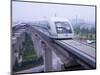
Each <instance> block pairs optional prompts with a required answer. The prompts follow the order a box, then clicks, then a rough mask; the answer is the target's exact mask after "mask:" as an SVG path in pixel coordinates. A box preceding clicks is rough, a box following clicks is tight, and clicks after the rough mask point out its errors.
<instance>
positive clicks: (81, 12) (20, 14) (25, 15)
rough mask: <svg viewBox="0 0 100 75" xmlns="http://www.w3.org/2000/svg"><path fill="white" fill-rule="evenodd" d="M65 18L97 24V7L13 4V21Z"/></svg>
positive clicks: (29, 3) (28, 3)
mask: <svg viewBox="0 0 100 75" xmlns="http://www.w3.org/2000/svg"><path fill="white" fill-rule="evenodd" d="M55 13H56V16H57V17H64V18H67V19H75V18H76V16H77V18H78V19H84V20H85V21H88V22H95V7H93V6H92V7H91V6H77V5H58V4H44V3H31V2H13V3H12V19H13V21H34V20H39V19H44V18H50V17H54V15H55Z"/></svg>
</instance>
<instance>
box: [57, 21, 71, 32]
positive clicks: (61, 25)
mask: <svg viewBox="0 0 100 75" xmlns="http://www.w3.org/2000/svg"><path fill="white" fill-rule="evenodd" d="M55 25H56V31H57V33H59V34H62V33H72V30H71V27H70V24H69V23H67V22H55Z"/></svg>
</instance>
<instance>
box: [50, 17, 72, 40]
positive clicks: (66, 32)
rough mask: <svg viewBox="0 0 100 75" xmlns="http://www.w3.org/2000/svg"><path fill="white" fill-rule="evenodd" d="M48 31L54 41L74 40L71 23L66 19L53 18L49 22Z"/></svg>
mask: <svg viewBox="0 0 100 75" xmlns="http://www.w3.org/2000/svg"><path fill="white" fill-rule="evenodd" d="M48 24H49V25H48V31H49V33H50V35H51V38H53V39H72V38H73V36H74V31H73V28H72V25H71V23H70V22H69V21H68V20H67V19H64V18H60V17H53V18H51V19H49V20H48Z"/></svg>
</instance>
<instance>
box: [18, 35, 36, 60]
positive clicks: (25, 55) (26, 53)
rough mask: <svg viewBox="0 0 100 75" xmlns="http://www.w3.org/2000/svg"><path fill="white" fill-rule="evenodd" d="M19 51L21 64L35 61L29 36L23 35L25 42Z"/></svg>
mask: <svg viewBox="0 0 100 75" xmlns="http://www.w3.org/2000/svg"><path fill="white" fill-rule="evenodd" d="M20 51H21V52H22V59H23V62H24V61H29V60H33V59H37V54H36V52H35V50H34V47H33V42H32V39H31V36H30V35H29V34H27V33H25V41H24V42H23V48H22V49H21V50H20Z"/></svg>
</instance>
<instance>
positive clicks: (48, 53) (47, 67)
mask: <svg viewBox="0 0 100 75" xmlns="http://www.w3.org/2000/svg"><path fill="white" fill-rule="evenodd" d="M42 48H43V58H44V72H49V71H52V50H50V49H49V48H48V47H47V45H46V44H45V43H44V42H43V41H42Z"/></svg>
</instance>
